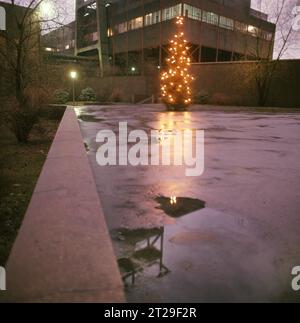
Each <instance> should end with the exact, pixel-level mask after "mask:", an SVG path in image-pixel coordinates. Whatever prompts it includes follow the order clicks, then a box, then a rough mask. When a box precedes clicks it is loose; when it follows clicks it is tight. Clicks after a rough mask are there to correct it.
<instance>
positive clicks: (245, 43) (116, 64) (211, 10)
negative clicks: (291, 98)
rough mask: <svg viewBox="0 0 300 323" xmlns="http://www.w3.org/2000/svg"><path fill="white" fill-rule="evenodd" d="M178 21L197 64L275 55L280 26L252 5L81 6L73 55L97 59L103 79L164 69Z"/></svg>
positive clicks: (130, 1)
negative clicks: (114, 74)
mask: <svg viewBox="0 0 300 323" xmlns="http://www.w3.org/2000/svg"><path fill="white" fill-rule="evenodd" d="M177 16H184V17H185V26H184V28H185V36H186V39H187V40H188V42H189V45H190V46H189V47H190V55H191V57H192V61H193V62H195V63H198V62H224V61H237V60H256V59H266V58H271V57H272V55H273V45H274V35H275V29H276V26H275V25H274V24H272V23H270V22H268V16H267V15H266V14H264V13H261V12H258V11H255V10H253V9H252V8H251V0H181V1H179V0H115V1H111V2H108V1H104V0H77V1H76V24H75V29H76V30H75V55H82V56H94V57H98V59H99V64H100V69H101V71H103V73H104V72H105V70H106V69H109V70H110V71H111V70H112V69H113V71H116V70H117V71H119V72H120V73H125V74H128V73H139V74H140V73H143V72H144V71H145V70H146V69H147V68H151V67H153V66H156V68H157V67H159V68H160V67H161V66H163V65H164V61H165V57H166V55H167V47H168V42H169V39H170V38H171V36H172V35H173V34H174V33H175V31H176V27H175V24H174V19H175V18H176V17H177Z"/></svg>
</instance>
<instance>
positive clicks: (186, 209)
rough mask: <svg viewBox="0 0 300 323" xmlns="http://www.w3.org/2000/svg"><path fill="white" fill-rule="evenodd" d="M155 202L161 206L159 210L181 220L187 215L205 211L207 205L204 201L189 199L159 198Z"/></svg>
mask: <svg viewBox="0 0 300 323" xmlns="http://www.w3.org/2000/svg"><path fill="white" fill-rule="evenodd" d="M155 201H156V202H158V203H159V204H160V206H159V207H157V208H158V209H161V210H163V211H164V212H165V213H166V214H167V215H169V216H171V217H172V218H180V217H182V216H184V215H186V214H189V213H192V212H195V211H198V210H201V209H204V208H205V205H206V203H205V202H204V201H201V200H198V199H192V198H188V197H165V196H158V197H156V198H155Z"/></svg>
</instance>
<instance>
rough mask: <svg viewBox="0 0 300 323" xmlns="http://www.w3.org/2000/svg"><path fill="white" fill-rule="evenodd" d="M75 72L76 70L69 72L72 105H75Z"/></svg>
mask: <svg viewBox="0 0 300 323" xmlns="http://www.w3.org/2000/svg"><path fill="white" fill-rule="evenodd" d="M77 76H78V74H77V72H76V71H71V72H70V77H71V79H72V86H73V105H74V106H75V80H76V79H77Z"/></svg>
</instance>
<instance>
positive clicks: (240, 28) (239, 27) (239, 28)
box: [235, 21, 248, 33]
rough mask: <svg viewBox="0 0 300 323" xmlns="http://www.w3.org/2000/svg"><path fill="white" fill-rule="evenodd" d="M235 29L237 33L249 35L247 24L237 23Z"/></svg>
mask: <svg viewBox="0 0 300 323" xmlns="http://www.w3.org/2000/svg"><path fill="white" fill-rule="evenodd" d="M235 29H236V30H237V31H240V32H242V33H247V31H248V25H247V24H244V23H242V22H239V21H236V22H235Z"/></svg>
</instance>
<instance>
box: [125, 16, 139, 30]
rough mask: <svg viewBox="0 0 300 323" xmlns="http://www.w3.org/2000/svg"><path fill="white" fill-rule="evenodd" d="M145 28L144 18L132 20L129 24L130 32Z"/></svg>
mask: <svg viewBox="0 0 300 323" xmlns="http://www.w3.org/2000/svg"><path fill="white" fill-rule="evenodd" d="M142 27H143V17H137V18H134V19H131V20H130V21H129V22H128V30H134V29H138V28H142Z"/></svg>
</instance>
